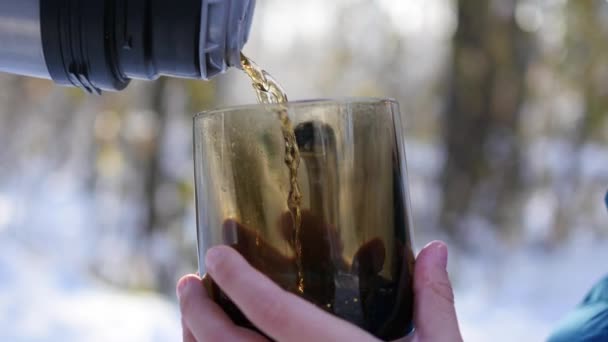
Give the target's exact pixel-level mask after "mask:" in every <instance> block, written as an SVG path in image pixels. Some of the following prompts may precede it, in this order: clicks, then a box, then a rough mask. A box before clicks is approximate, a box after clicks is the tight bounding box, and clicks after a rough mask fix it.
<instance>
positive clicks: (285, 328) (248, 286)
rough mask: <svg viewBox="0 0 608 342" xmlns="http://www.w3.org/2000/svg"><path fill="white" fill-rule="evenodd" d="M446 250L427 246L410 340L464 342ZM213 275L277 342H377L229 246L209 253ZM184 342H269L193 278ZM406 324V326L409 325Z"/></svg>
mask: <svg viewBox="0 0 608 342" xmlns="http://www.w3.org/2000/svg"><path fill="white" fill-rule="evenodd" d="M447 257H448V255H447V247H446V245H445V244H444V243H442V242H432V243H430V244H428V245H427V246H426V247H425V248H424V249H423V250H422V251H421V252H420V254H419V255H418V258H417V260H416V268H415V274H414V292H415V309H414V323H415V326H416V331H415V333H414V335H413V336H411V337H408V338H407V339H406V340H407V341H415V342H426V341H429V342H430V341H446V342H451V341H462V337H461V336H460V331H459V328H458V321H457V319H456V311H455V309H454V297H453V293H452V288H451V285H450V281H449V279H448V274H447V271H446V266H447ZM205 264H206V267H207V270H208V272H209V274H210V276H211V277H212V278H213V279H214V281H215V282H216V283H217V284H218V285H219V286H220V287H221V288H222V290H223V291H224V292H225V293H226V294H227V295H228V296H229V297H230V298H231V299H232V301H233V302H234V303H235V304H236V305H238V306H239V308H240V309H241V311H242V312H243V313H244V314H245V315H246V316H247V317H248V318H249V320H250V321H251V322H252V323H253V324H255V326H256V327H258V328H259V329H260V330H261V331H263V332H264V333H265V334H267V335H268V336H270V337H272V338H273V339H274V340H277V341H295V342H298V341H302V342H308V341H377V339H376V338H374V337H373V336H371V335H370V334H368V333H367V332H365V331H363V330H361V329H359V328H357V327H355V326H354V325H351V324H350V323H348V322H346V321H343V320H340V319H339V318H337V317H334V316H332V315H330V314H328V313H326V312H324V311H322V310H321V309H318V308H317V307H315V306H314V305H313V304H310V303H308V302H306V301H305V300H303V299H301V298H299V297H297V296H295V295H293V294H291V293H288V292H286V291H284V290H283V289H281V288H280V287H279V286H277V285H276V284H275V283H273V282H272V281H271V280H270V279H268V278H267V277H266V276H264V275H263V274H261V273H260V272H258V271H257V270H255V269H254V268H253V267H251V266H250V265H249V264H248V263H247V262H246V261H245V259H243V257H242V256H241V255H239V254H238V253H237V252H236V251H235V250H233V249H232V248H230V247H226V246H218V247H214V248H212V249H210V250H209V251H208V252H207V255H206V260H205ZM177 294H178V297H179V300H180V308H181V313H182V324H183V333H184V335H183V336H184V341H185V342H195V341H196V342H203V341H267V339H266V338H265V337H263V336H262V335H259V334H257V333H255V332H254V331H252V330H248V329H246V328H242V327H239V326H236V325H234V324H233V323H232V321H231V320H230V319H229V318H228V316H226V314H225V313H224V312H223V311H222V309H221V308H220V307H219V306H218V305H217V304H215V303H214V302H213V301H212V300H211V299H210V298H209V297H208V295H207V292H206V291H205V289H204V287H203V284H202V282H201V279H200V278H199V277H198V276H196V275H188V276H185V277H183V278H182V279H180V281H179V283H178V285H177ZM404 324H405V323H404Z"/></svg>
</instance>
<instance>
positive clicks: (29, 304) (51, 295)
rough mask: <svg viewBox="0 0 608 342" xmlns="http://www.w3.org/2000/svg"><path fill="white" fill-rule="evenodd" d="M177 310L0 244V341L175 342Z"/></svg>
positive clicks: (178, 335) (148, 296)
mask: <svg viewBox="0 0 608 342" xmlns="http://www.w3.org/2000/svg"><path fill="white" fill-rule="evenodd" d="M180 339H181V332H180V323H179V320H178V309H177V308H176V306H175V305H174V304H173V303H171V302H169V301H167V300H165V299H162V298H161V297H159V296H158V295H154V294H133V293H127V292H125V291H121V290H117V289H113V288H109V287H107V286H104V285H102V284H99V283H97V282H96V281H95V280H93V279H88V278H87V277H86V276H83V275H82V273H81V272H79V270H77V269H70V266H69V265H66V267H62V266H61V265H58V264H54V263H49V262H48V261H47V260H45V258H44V256H43V255H33V254H32V253H31V252H27V251H25V250H24V249H23V248H22V247H21V246H18V245H17V244H16V243H15V241H6V240H0V341H13V342H20V341H24V342H25V341H27V342H29V341H66V342H70V341H125V342H126V341H151V342H152V341H159V342H160V341H178V340H180Z"/></svg>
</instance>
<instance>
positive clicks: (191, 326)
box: [177, 275, 265, 342]
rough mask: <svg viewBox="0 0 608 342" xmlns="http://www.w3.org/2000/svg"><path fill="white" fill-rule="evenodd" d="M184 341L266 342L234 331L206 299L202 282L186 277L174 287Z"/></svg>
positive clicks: (257, 337)
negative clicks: (177, 299) (180, 314)
mask: <svg viewBox="0 0 608 342" xmlns="http://www.w3.org/2000/svg"><path fill="white" fill-rule="evenodd" d="M177 296H178V297H179V303H180V310H181V313H182V322H183V326H184V341H188V342H193V341H199V342H203V341H265V339H264V338H262V336H260V335H258V334H256V333H255V332H253V331H251V330H248V329H245V328H241V327H237V326H236V325H234V324H233V323H232V321H231V320H230V318H228V316H226V314H225V313H224V312H223V311H222V309H221V308H220V307H219V306H218V305H217V304H215V303H214V302H213V301H212V300H211V299H210V298H209V297H208V296H207V293H206V291H205V288H204V287H203V283H202V282H201V279H200V278H199V277H197V276H195V275H188V276H185V277H183V278H182V279H180V281H179V282H178V284H177Z"/></svg>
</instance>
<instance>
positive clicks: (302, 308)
mask: <svg viewBox="0 0 608 342" xmlns="http://www.w3.org/2000/svg"><path fill="white" fill-rule="evenodd" d="M205 263H206V266H207V270H208V271H209V273H210V275H211V276H212V277H213V279H214V280H215V282H216V283H217V284H218V285H219V286H220V287H221V288H222V289H223V290H224V292H225V293H226V294H227V295H228V296H229V297H230V298H231V299H232V301H233V302H234V303H235V304H236V305H237V306H238V307H239V308H240V309H241V311H242V312H243V313H244V314H245V316H247V318H248V319H249V320H250V321H251V322H252V323H253V324H254V325H255V326H256V327H258V328H259V329H260V330H262V331H264V332H265V333H266V334H267V335H269V336H270V337H272V338H273V339H275V340H278V341H290V342H291V341H294V342H299V341H303V342H304V341H306V342H308V341H373V340H374V339H373V337H371V336H370V335H368V334H367V333H365V332H364V331H362V330H360V329H358V328H357V327H355V326H353V325H351V324H349V323H347V322H345V321H342V320H340V319H338V318H336V317H333V316H331V315H329V314H328V313H326V312H324V311H322V310H321V309H319V308H317V307H315V306H314V305H312V304H310V303H308V302H306V301H305V300H303V299H301V298H298V297H296V296H295V295H292V294H290V293H288V292H286V291H283V290H282V289H281V288H280V287H278V286H277V285H276V284H274V283H273V282H272V281H271V280H270V279H268V278H267V277H266V276H264V275H263V274H261V273H259V272H258V271H256V270H255V269H253V268H252V267H251V266H249V264H248V263H247V262H246V261H245V259H243V257H242V256H241V255H239V254H238V253H237V252H236V251H235V250H233V249H231V248H229V247H226V246H218V247H214V248H212V249H210V250H209V251H208V252H207V257H206V261H205Z"/></svg>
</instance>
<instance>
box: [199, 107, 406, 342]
mask: <svg viewBox="0 0 608 342" xmlns="http://www.w3.org/2000/svg"><path fill="white" fill-rule="evenodd" d="M285 110H287V113H288V115H289V117H290V119H291V121H292V124H293V127H294V130H295V135H296V139H297V143H298V147H299V151H300V156H301V163H300V165H299V168H298V172H297V182H298V184H299V187H300V190H301V194H302V202H301V225H300V226H299V227H296V225H295V224H294V215H293V211H290V206H289V205H288V197H289V193H290V189H291V183H290V173H289V169H288V167H287V165H286V163H285V141H284V137H283V134H282V130H281V122H280V121H279V119H278V113H280V111H285ZM194 153H195V155H194V162H195V181H196V200H197V201H196V207H197V208H196V210H197V223H198V254H199V255H198V257H199V271H200V274H205V266H204V265H205V263H204V255H205V253H206V251H207V250H208V249H209V248H210V247H212V246H214V245H218V244H223V245H230V246H232V247H234V248H235V249H236V250H237V251H239V252H240V253H241V254H242V255H243V256H244V257H245V259H247V260H248V261H249V263H250V264H251V265H252V266H253V267H255V268H257V269H258V270H260V271H261V272H262V273H264V274H266V275H267V276H268V277H269V278H270V279H272V280H273V281H274V282H276V283H277V284H279V285H280V286H281V287H282V288H284V289H285V290H286V291H290V292H293V293H294V294H297V295H299V296H301V297H303V298H305V299H306V300H308V301H310V302H312V303H314V304H316V305H317V306H318V307H319V308H321V309H322V310H325V311H328V312H330V313H332V314H334V315H336V316H338V317H340V318H342V319H345V320H347V321H349V322H351V323H353V324H355V325H357V326H359V327H361V328H362V329H364V330H366V331H368V332H370V333H371V334H373V335H375V336H377V337H379V338H382V339H395V338H399V337H403V336H405V335H407V334H408V333H409V332H410V331H411V330H412V329H413V326H412V310H413V289H412V279H413V272H414V254H413V251H412V241H411V238H412V235H411V234H412V231H411V230H412V223H411V222H412V220H411V214H410V205H409V193H408V183H407V170H406V158H405V146H404V137H403V133H402V124H401V118H400V113H399V106H398V104H397V102H395V101H393V100H388V99H367V98H355V99H345V100H319V101H302V102H291V103H287V104H284V105H252V106H242V107H234V108H228V109H220V110H213V111H208V112H204V113H200V114H198V115H197V116H196V117H195V118H194ZM205 281H206V282H207V284H206V285H207V288H208V290H209V291H210V295H211V296H212V298H213V299H214V300H215V301H216V302H217V303H218V304H219V305H220V306H221V307H222V308H223V309H224V311H226V313H227V314H228V315H229V316H230V317H231V318H232V319H233V321H234V322H235V323H236V324H238V325H241V326H244V327H249V328H252V329H255V327H254V326H253V325H252V324H251V323H250V322H249V321H248V320H247V318H246V317H245V316H244V315H243V314H242V313H241V312H240V311H239V310H238V308H237V307H236V306H235V305H234V304H233V303H232V302H231V301H230V299H229V298H228V297H227V296H226V295H225V294H223V293H222V291H221V290H220V289H219V288H218V287H217V286H216V285H215V284H213V281H212V279H209V278H206V279H205Z"/></svg>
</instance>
